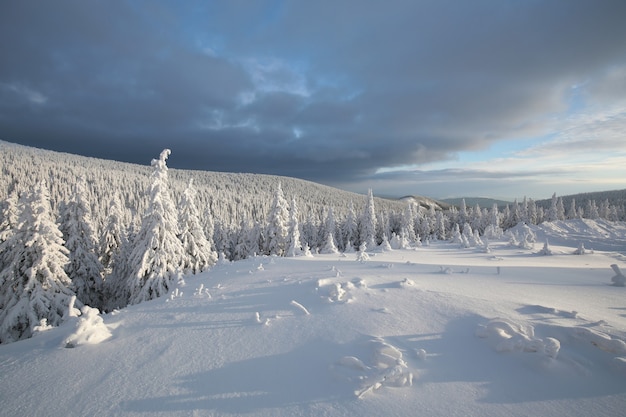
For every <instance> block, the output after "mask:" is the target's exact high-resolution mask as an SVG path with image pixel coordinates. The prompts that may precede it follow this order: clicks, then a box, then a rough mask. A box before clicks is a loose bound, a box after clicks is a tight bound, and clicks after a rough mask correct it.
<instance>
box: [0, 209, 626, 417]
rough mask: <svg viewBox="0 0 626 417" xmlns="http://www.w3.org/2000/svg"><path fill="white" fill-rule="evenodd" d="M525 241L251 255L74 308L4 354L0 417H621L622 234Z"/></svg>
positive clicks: (568, 233) (625, 305)
mask: <svg viewBox="0 0 626 417" xmlns="http://www.w3.org/2000/svg"><path fill="white" fill-rule="evenodd" d="M533 230H534V232H535V233H536V243H535V244H534V245H533V247H532V248H531V249H522V248H519V247H512V246H510V244H509V242H508V241H507V240H503V241H498V242H491V243H490V245H489V248H490V251H489V252H486V251H485V250H484V248H466V249H461V248H459V246H458V245H455V244H450V243H440V242H436V243H432V244H431V245H430V246H422V247H420V248H417V249H415V250H396V251H391V252H384V253H380V252H376V251H371V252H369V260H366V261H357V254H356V253H351V254H346V255H345V256H343V255H315V256H313V257H298V258H276V257H271V258H270V257H257V258H253V259H248V260H245V261H240V262H235V263H228V264H220V265H217V266H215V267H214V268H213V269H211V270H210V271H208V272H207V273H204V274H201V275H197V276H188V277H185V281H186V283H185V285H184V286H181V287H179V288H177V290H176V291H174V292H172V293H171V294H170V296H169V297H164V298H161V299H158V300H155V301H151V302H145V303H142V304H139V305H136V306H133V307H129V308H126V309H123V310H120V311H117V312H115V313H112V314H108V315H105V316H102V318H103V320H104V322H101V321H100V320H99V318H98V316H94V315H93V312H92V311H89V310H86V312H85V313H84V314H83V315H84V317H82V320H80V317H78V318H72V320H68V321H67V322H66V323H65V324H64V325H62V326H61V327H59V328H51V329H47V328H46V327H45V326H43V327H42V329H41V331H39V332H38V333H37V334H36V335H35V337H33V338H32V339H30V340H25V341H21V342H17V343H13V344H9V345H2V346H0V415H2V416H17V415H23V416H86V415H98V416H108V415H112V416H146V415H163V416H166V415H167V416H196V415H197V416H214V415H249V416H319V415H328V416H407V415H423V416H446V417H447V416H472V415H475V416H502V415H507V416H527V415H536V416H543V415H550V416H585V417H588V416H600V415H602V416H622V415H624V412H625V410H626V344H625V343H624V342H625V341H626V289H625V288H623V287H615V286H612V285H610V284H611V277H612V276H613V275H614V272H613V270H612V269H611V268H610V265H611V264H617V265H619V266H621V268H622V270H623V271H626V256H624V254H625V253H626V226H625V225H624V224H623V223H617V224H611V223H605V222H592V221H580V220H579V221H570V222H557V223H553V224H546V225H543V226H540V227H534V228H533ZM546 239H547V240H548V242H549V245H550V248H551V252H552V255H550V256H542V255H540V254H539V252H540V251H541V249H542V247H543V246H544V243H545V240H546ZM580 243H583V244H584V247H585V248H586V251H585V254H584V255H574V252H575V251H576V250H577V249H578V248H579V246H580ZM103 326H104V327H103ZM69 342H71V343H69ZM69 347H71V348H69Z"/></svg>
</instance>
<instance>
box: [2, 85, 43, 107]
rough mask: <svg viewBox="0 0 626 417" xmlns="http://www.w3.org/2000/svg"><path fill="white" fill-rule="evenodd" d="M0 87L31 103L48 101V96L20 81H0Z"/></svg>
mask: <svg viewBox="0 0 626 417" xmlns="http://www.w3.org/2000/svg"><path fill="white" fill-rule="evenodd" d="M0 87H1V88H2V89H4V90H6V91H10V92H12V93H14V94H15V96H16V97H17V98H18V99H20V100H24V101H27V102H29V103H32V104H46V103H47V102H48V97H46V96H45V95H44V94H42V93H40V92H39V91H37V90H35V89H33V88H30V87H28V86H26V85H25V84H22V83H1V84H0Z"/></svg>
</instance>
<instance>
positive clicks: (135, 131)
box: [0, 0, 626, 199]
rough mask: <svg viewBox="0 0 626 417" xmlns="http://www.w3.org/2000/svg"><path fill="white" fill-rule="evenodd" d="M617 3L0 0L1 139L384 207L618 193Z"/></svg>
mask: <svg viewBox="0 0 626 417" xmlns="http://www.w3.org/2000/svg"><path fill="white" fill-rule="evenodd" d="M625 21H626V2H624V1H623V0H615V1H610V0H596V1H589V0H552V1H548V2H546V1H534V0H528V1H508V0H473V1H461V0H456V1H448V0H432V1H422V0H410V1H401V0H387V1H384V2H383V1H371V2H369V1H368V2H365V1H362V0H350V1H343V0H334V1H325V0H319V1H314V2H312V1H296V0H291V1H289V0H285V1H264V0H255V1H252V0H250V1H243V0H228V1H192V0H189V1H184V2H177V1H161V0H149V1H148V0H133V1H122V0H116V1H82V0H80V1H79V0H73V1H69V0H58V1H54V2H51V1H19V2H18V1H5V2H1V3H0V51H2V59H1V60H0V140H5V141H8V142H15V143H21V144H25V145H29V146H36V147H40V148H45V149H52V150H57V151H63V152H71V153H76V154H83V155H88V156H94V157H100V158H107V159H115V160H120V161H126V162H133V163H139V164H145V165H148V164H149V163H150V161H151V159H152V158H155V157H157V156H158V154H159V153H160V151H161V150H162V149H164V148H170V149H171V150H172V154H171V156H170V159H169V161H168V165H169V166H170V167H171V168H180V169H198V170H208V171H226V172H252V173H262V174H275V175H285V176H290V177H297V178H303V179H307V180H311V181H315V182H319V183H322V184H327V185H331V186H335V187H339V188H342V189H345V190H349V191H355V192H360V193H364V192H366V191H367V189H369V188H372V189H373V190H374V193H375V194H378V195H387V196H404V195H409V194H411V195H424V196H429V197H434V198H446V197H461V196H463V197H469V196H480V197H494V198H506V199H512V198H518V197H522V196H528V197H531V198H535V199H539V198H547V197H550V196H551V195H552V194H553V193H557V194H559V195H567V194H574V193H578V192H587V191H601V190H613V189H624V188H626V140H624V138H625V132H626V41H625V40H626V24H624V22H625Z"/></svg>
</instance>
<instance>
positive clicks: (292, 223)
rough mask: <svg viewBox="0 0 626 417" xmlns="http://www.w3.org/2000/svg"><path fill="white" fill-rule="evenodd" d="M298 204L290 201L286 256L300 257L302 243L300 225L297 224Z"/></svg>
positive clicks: (294, 200)
mask: <svg viewBox="0 0 626 417" xmlns="http://www.w3.org/2000/svg"><path fill="white" fill-rule="evenodd" d="M298 215H299V213H298V204H297V203H296V199H295V198H292V199H291V207H290V209H289V232H288V236H287V253H286V255H287V256H300V255H302V242H301V241H300V223H299V222H298Z"/></svg>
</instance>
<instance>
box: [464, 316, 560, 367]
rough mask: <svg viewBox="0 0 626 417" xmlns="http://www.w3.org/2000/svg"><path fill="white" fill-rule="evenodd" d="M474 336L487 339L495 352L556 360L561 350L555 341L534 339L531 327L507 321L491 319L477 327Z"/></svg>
mask: <svg viewBox="0 0 626 417" xmlns="http://www.w3.org/2000/svg"><path fill="white" fill-rule="evenodd" d="M476 336H478V337H480V338H483V339H487V340H488V341H489V342H490V344H491V345H492V346H493V347H494V349H495V350H496V351H497V352H538V353H543V354H545V355H547V356H549V357H551V358H556V356H557V355H558V353H559V350H560V349H561V343H560V342H559V341H558V340H557V339H555V338H553V337H546V338H545V339H540V338H538V337H535V329H534V327H533V326H532V325H528V324H522V323H518V322H515V321H513V320H508V319H493V320H491V321H489V323H487V324H486V325H479V326H478V329H477V330H476Z"/></svg>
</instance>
